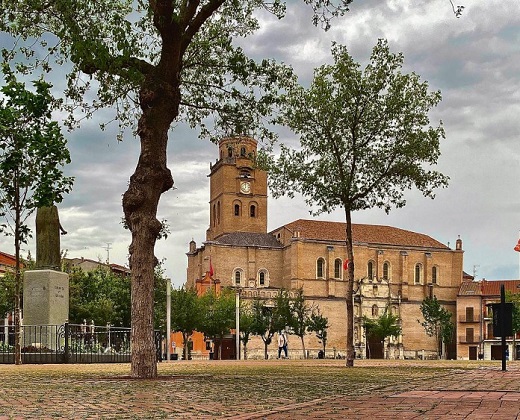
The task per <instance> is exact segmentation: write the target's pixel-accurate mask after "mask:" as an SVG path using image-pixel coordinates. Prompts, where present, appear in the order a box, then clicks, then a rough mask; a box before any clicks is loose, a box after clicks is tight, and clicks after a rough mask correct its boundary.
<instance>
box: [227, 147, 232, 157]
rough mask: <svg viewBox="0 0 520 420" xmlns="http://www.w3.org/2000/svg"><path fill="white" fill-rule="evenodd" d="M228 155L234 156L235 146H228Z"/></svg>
mask: <svg viewBox="0 0 520 420" xmlns="http://www.w3.org/2000/svg"><path fill="white" fill-rule="evenodd" d="M227 155H228V157H233V148H232V147H231V146H229V147H228V148H227Z"/></svg>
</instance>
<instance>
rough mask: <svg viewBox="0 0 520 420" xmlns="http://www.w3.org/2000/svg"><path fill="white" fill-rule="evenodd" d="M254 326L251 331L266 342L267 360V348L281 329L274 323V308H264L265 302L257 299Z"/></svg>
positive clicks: (266, 357)
mask: <svg viewBox="0 0 520 420" xmlns="http://www.w3.org/2000/svg"><path fill="white" fill-rule="evenodd" d="M252 310H253V324H252V326H251V330H252V332H253V334H254V335H258V336H260V337H261V338H262V341H263V342H264V358H265V359H266V360H267V359H268V358H269V355H268V353H267V347H268V346H269V344H271V342H272V340H273V335H274V334H275V333H276V331H279V329H277V328H276V325H274V323H273V308H270V307H267V306H264V301H263V300H261V299H258V298H257V299H255V300H254V301H253V307H252Z"/></svg>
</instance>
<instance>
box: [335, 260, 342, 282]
mask: <svg viewBox="0 0 520 420" xmlns="http://www.w3.org/2000/svg"><path fill="white" fill-rule="evenodd" d="M342 265H343V264H342V263H341V259H340V258H336V259H335V260H334V277H335V278H337V279H340V278H341V267H342Z"/></svg>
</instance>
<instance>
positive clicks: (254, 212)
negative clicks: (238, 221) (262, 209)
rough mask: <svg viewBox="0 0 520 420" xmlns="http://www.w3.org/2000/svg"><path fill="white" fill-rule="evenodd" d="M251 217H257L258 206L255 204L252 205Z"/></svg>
mask: <svg viewBox="0 0 520 420" xmlns="http://www.w3.org/2000/svg"><path fill="white" fill-rule="evenodd" d="M250 215H251V217H256V206H255V205H254V204H251V207H250Z"/></svg>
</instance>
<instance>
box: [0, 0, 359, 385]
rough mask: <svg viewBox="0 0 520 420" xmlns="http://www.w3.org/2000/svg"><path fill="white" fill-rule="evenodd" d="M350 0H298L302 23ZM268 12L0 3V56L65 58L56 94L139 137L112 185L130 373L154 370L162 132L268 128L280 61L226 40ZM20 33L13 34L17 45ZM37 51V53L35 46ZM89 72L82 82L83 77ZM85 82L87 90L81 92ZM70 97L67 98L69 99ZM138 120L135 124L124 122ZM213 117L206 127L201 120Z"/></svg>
mask: <svg viewBox="0 0 520 420" xmlns="http://www.w3.org/2000/svg"><path fill="white" fill-rule="evenodd" d="M351 1H352V0H337V1H334V0H324V1H323V0H304V2H305V3H306V4H308V5H310V6H311V7H312V8H313V10H314V19H313V20H314V23H315V24H320V23H321V24H322V25H323V26H324V27H325V28H328V25H329V20H330V18H331V17H333V16H338V15H341V14H343V13H345V12H346V11H347V10H348V5H349V4H350V3H351ZM258 9H267V10H269V11H270V12H272V13H274V14H275V15H276V16H278V17H280V18H281V17H282V16H283V14H284V11H285V3H284V2H283V1H281V0H275V1H274V2H264V1H262V0H247V1H240V2H238V1H225V0H202V1H191V0H178V1H171V0H155V1H150V2H147V1H144V0H138V1H132V0H118V1H111V0H110V1H109V0H99V1H96V2H91V1H85V0H80V1H76V0H74V1H71V0H57V1H52V2H47V1H43V0H19V1H15V2H3V3H2V9H1V10H2V19H0V30H3V31H5V32H7V33H8V34H11V35H12V36H13V38H14V44H15V47H14V48H13V49H12V50H4V51H3V57H4V60H13V59H15V58H18V57H19V56H18V55H17V53H18V52H20V49H19V48H16V46H18V45H22V48H21V52H25V53H26V55H25V57H26V60H25V61H24V62H21V63H20V62H19V63H18V68H19V69H21V70H28V69H29V70H30V69H31V67H32V66H40V67H41V68H43V69H44V70H45V71H50V69H51V68H52V66H53V65H54V64H55V63H57V64H58V65H59V66H62V65H63V64H68V65H71V71H70V73H69V75H68V78H67V81H68V85H67V89H66V92H65V94H66V96H67V97H68V98H70V99H71V101H70V102H68V104H69V111H71V112H70V116H71V118H70V119H69V123H70V124H72V125H73V123H74V121H73V120H74V119H75V118H74V117H75V114H74V112H73V111H74V110H76V109H82V110H84V113H85V114H86V115H87V116H88V115H90V114H91V113H92V112H93V111H94V110H96V109H97V108H100V107H106V106H109V107H114V108H115V109H116V110H117V121H119V122H120V124H122V125H123V126H125V125H131V126H133V127H135V128H136V133H137V135H138V136H139V137H140V140H141V143H140V144H141V153H140V158H139V160H138V163H137V167H136V169H135V172H134V174H133V175H132V176H131V177H130V182H129V186H128V190H127V191H126V192H125V194H124V196H123V211H124V215H125V223H126V225H127V226H128V228H129V229H130V231H131V233H132V243H131V244H130V246H129V254H130V267H131V269H132V364H131V373H132V376H134V377H140V378H147V377H155V376H157V366H156V361H155V349H154V337H153V316H152V314H153V286H154V281H153V269H154V266H155V264H157V262H158V260H157V258H156V257H155V255H154V247H155V241H156V240H157V237H158V235H159V232H160V230H161V223H160V222H159V221H158V220H157V217H156V216H157V208H158V204H159V200H160V197H161V195H162V194H163V193H164V192H166V191H168V190H169V189H171V188H172V187H173V177H172V174H171V172H170V170H169V169H168V167H167V154H166V150H167V145H168V131H169V130H170V128H171V125H172V123H173V122H174V121H179V120H180V119H185V120H186V121H188V122H189V124H190V125H191V126H192V127H195V126H199V127H200V128H201V134H202V135H203V136H208V135H210V134H212V133H213V134H216V133H217V132H220V133H226V134H229V133H232V134H239V135H240V134H244V133H249V134H254V133H256V134H257V137H260V138H269V137H272V135H271V134H270V130H269V129H268V128H269V127H268V125H269V118H270V114H271V112H272V110H273V107H275V106H276V105H277V104H278V103H279V91H280V89H283V88H284V87H285V85H286V82H287V81H288V80H290V79H291V74H292V72H291V69H290V68H288V67H287V66H285V65H281V64H277V63H275V62H274V61H272V60H268V59H263V60H260V61H258V62H256V61H254V60H252V59H250V58H249V57H247V56H246V54H245V53H244V51H243V50H242V49H241V48H239V47H237V46H236V45H235V44H234V43H233V41H234V39H235V38H239V37H245V36H247V35H249V34H251V33H252V32H253V31H255V30H256V29H258V27H259V23H258V20H257V17H256V15H255V12H256V11H257V10H258ZM24 41H27V42H25V44H24ZM35 50H38V54H36V53H35ZM92 79H94V81H95V83H93V80H92ZM93 85H96V86H97V95H96V96H95V97H94V99H93V100H92V101H89V98H90V97H89V96H88V95H85V93H86V92H87V91H88V90H89V88H90V87H91V86H93ZM78 105H79V106H78ZM209 117H211V118H209ZM137 119H138V123H137V124H135V122H136V120H137ZM213 120H214V121H216V125H215V129H216V130H217V131H214V130H213V127H211V126H206V122H207V121H213Z"/></svg>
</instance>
